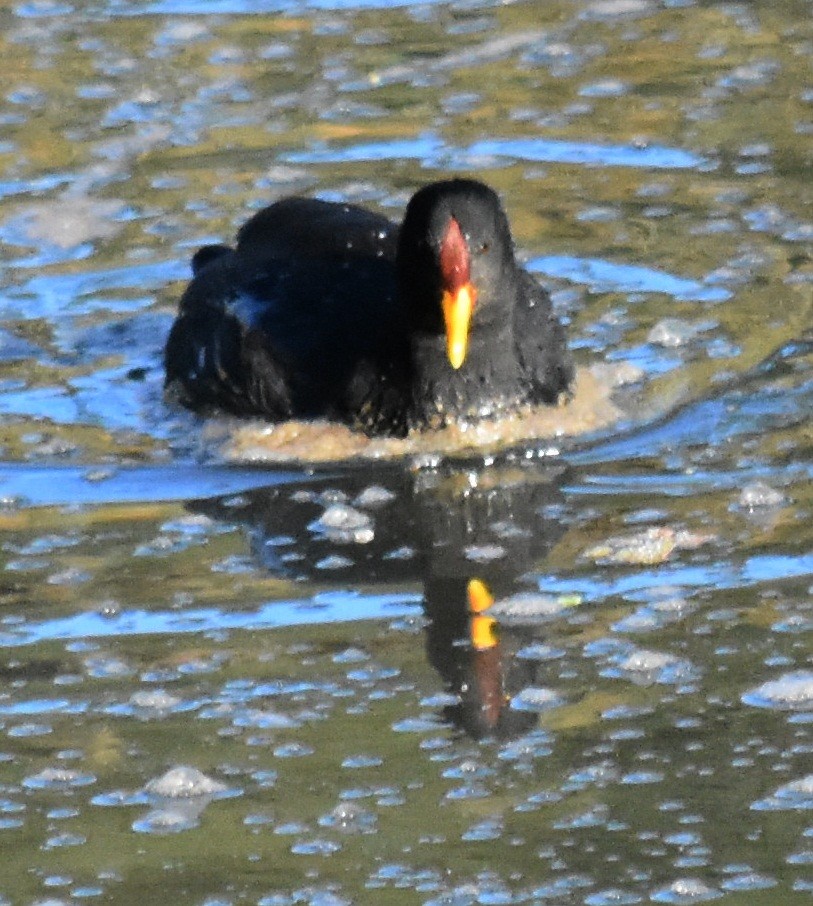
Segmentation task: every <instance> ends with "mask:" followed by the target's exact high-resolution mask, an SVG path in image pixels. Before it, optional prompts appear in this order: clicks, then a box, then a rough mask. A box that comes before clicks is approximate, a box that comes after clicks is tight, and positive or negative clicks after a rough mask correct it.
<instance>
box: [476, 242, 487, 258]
mask: <svg viewBox="0 0 813 906" xmlns="http://www.w3.org/2000/svg"><path fill="white" fill-rule="evenodd" d="M489 248H490V246H489V244H488V243H487V242H484V243H482V245H481V246H480V248H479V249H477V252H478V254H480V255H485V254H486V252H488V250H489Z"/></svg>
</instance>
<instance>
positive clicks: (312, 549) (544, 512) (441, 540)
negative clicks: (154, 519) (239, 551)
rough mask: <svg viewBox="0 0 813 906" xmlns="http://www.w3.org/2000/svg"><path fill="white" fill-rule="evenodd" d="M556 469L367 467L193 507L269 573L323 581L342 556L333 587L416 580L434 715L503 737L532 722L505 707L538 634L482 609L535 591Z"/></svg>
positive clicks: (555, 500) (478, 734) (523, 464)
mask: <svg viewBox="0 0 813 906" xmlns="http://www.w3.org/2000/svg"><path fill="white" fill-rule="evenodd" d="M564 471H565V470H564V467H563V466H560V465H547V464H545V463H541V462H539V461H536V462H534V461H522V460H520V461H517V462H511V461H507V462H505V463H503V464H502V465H499V466H495V465H492V466H488V467H486V466H483V465H468V464H467V465H461V464H455V465H452V464H446V465H444V466H442V467H439V468H435V469H429V470H420V471H417V472H408V471H405V470H398V469H394V468H388V469H382V470H381V471H379V472H376V473H375V474H371V472H370V471H369V470H365V471H364V472H363V473H359V472H351V473H349V474H345V475H342V476H341V478H333V479H325V482H324V485H323V486H321V489H320V488H319V486H318V485H316V486H315V485H314V484H313V483H310V484H308V485H307V487H305V488H303V489H302V490H300V491H298V492H294V493H292V492H291V489H290V487H289V488H279V487H274V488H265V489H261V490H258V491H254V492H251V493H250V494H246V495H243V496H242V497H241V499H240V500H239V501H238V502H237V503H236V505H235V501H234V500H221V499H215V500H206V501H199V502H197V503H196V504H194V505H193V506H194V508H195V509H196V510H198V511H202V512H205V513H206V514H207V515H209V516H212V517H215V518H220V519H223V520H228V521H229V522H232V523H233V522H235V521H238V522H241V523H243V524H244V525H246V526H247V528H248V529H249V537H250V539H251V545H252V549H253V552H254V555H255V557H256V558H257V559H258V560H260V561H261V562H262V563H263V565H264V566H265V567H266V568H268V569H269V570H270V571H271V572H272V573H274V574H276V575H284V576H286V577H288V578H302V579H310V580H314V579H318V580H319V581H324V578H325V572H324V570H320V569H319V568H318V564H320V563H324V562H325V560H326V558H329V557H341V558H343V561H344V566H343V568H342V570H341V573H340V575H341V579H342V584H347V585H352V584H353V583H358V584H364V585H370V584H371V583H384V584H388V585H389V584H392V585H396V584H398V585H401V586H403V585H404V584H405V583H409V584H413V583H415V582H416V581H419V582H421V583H422V586H423V608H424V611H425V614H426V617H427V623H426V635H425V644H426V652H427V657H428V660H429V663H430V664H431V665H432V667H433V668H434V669H435V670H436V671H437V673H438V674H439V675H440V677H441V679H442V681H443V685H444V687H445V690H446V691H447V692H448V693H450V695H451V696H452V697H453V698H454V703H453V704H450V705H447V706H445V707H444V709H443V716H444V719H445V720H447V721H449V722H451V723H452V724H454V725H455V726H456V727H458V728H460V729H462V730H463V731H464V732H466V733H467V734H469V735H470V736H472V737H474V738H478V739H479V738H483V737H486V736H496V737H499V738H510V737H513V736H517V735H521V734H522V733H525V732H527V731H528V730H530V729H532V728H533V727H534V725H535V724H536V722H537V720H538V715H537V714H535V713H534V712H529V711H527V710H521V709H516V708H514V707H512V704H511V703H512V699H513V698H514V697H515V696H516V695H517V693H519V692H520V691H521V690H523V689H525V688H527V687H529V686H533V685H534V684H535V679H536V674H537V672H538V671H539V669H540V664H539V662H537V661H532V660H528V659H525V658H519V657H517V656H516V653H517V651H518V650H519V649H520V648H522V647H524V646H525V645H527V644H528V643H529V642H530V641H532V640H534V632H535V631H538V630H537V629H536V627H530V626H517V625H513V622H512V624H511V625H507V626H504V627H502V628H500V627H499V626H498V623H497V618H496V617H495V616H494V613H493V612H492V609H491V608H492V604H493V602H494V600H495V598H499V597H502V596H506V595H510V594H512V593H514V592H516V591H518V590H523V588H524V590H526V591H527V590H535V589H534V587H533V586H530V588H529V586H528V585H527V577H526V579H525V585H524V586H523V576H527V573H529V572H530V571H531V570H532V569H533V568H534V567H535V566H537V565H538V563H539V561H540V560H541V559H542V558H543V557H544V556H545V555H546V554H547V552H548V551H549V550H550V549H551V547H552V546H553V545H554V544H555V542H556V541H557V540H558V538H559V537H560V536H561V534H562V533H563V530H564V529H563V526H562V525H561V522H560V520H558V519H557V518H556V516H557V514H558V513H560V511H561V500H562V495H561V492H560V490H559V484H560V483H561V479H562V476H563V474H564ZM372 485H378V486H383V487H385V488H386V489H387V490H388V491H389V492H390V493H389V494H386V495H383V496H382V497H379V498H378V499H377V500H374V499H373V498H374V497H375V495H372V497H371V496H370V495H369V494H367V495H365V494H363V493H362V492H363V491H364V490H365V489H368V491H369V488H370V487H371V486H372ZM365 498H366V499H368V500H369V501H370V502H369V503H367V502H365ZM337 508H338V509H337ZM342 508H343V509H342ZM337 515H338V516H340V517H342V518H340V519H335V518H334V517H336V516H337ZM281 537H284V539H285V541H286V544H285V545H284V546H283V547H280V545H279V543H278V542H279V540H280V538H281ZM281 550H284V551H285V552H286V553H285V554H284V555H281V553H280V551H281Z"/></svg>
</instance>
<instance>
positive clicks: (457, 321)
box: [440, 217, 477, 370]
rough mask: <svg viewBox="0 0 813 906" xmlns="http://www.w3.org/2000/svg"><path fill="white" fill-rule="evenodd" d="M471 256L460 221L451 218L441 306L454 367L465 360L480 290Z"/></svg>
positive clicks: (442, 253) (442, 266) (443, 255)
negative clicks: (477, 285) (473, 272)
mask: <svg viewBox="0 0 813 906" xmlns="http://www.w3.org/2000/svg"><path fill="white" fill-rule="evenodd" d="M470 269H471V256H470V255H469V247H468V244H467V243H466V237H465V236H464V235H463V231H462V230H461V229H460V224H459V223H458V222H457V221H456V220H455V219H454V217H452V218H450V220H449V224H448V226H447V227H446V232H445V233H444V235H443V239H442V241H441V243H440V277H441V285H442V286H443V295H442V297H441V301H440V305H441V309H442V310H443V323H444V326H445V328H446V355H447V357H448V359H449V364H450V365H451V366H452V368H454V369H455V370H456V369H458V368H459V367H460V366H461V365H462V364H463V362H465V360H466V352H467V351H468V348H469V325H470V324H471V314H472V311H473V310H474V303H475V302H476V301H477V290H476V289H475V287H474V285H473V284H472V282H471V276H470Z"/></svg>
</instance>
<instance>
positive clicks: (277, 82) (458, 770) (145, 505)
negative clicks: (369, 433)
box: [0, 0, 813, 906]
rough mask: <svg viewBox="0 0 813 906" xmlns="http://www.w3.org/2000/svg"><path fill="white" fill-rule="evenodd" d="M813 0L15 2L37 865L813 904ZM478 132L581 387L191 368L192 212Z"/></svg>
mask: <svg viewBox="0 0 813 906" xmlns="http://www.w3.org/2000/svg"><path fill="white" fill-rule="evenodd" d="M811 21H813V20H811V9H810V4H809V2H801V0H799V2H782V3H768V2H767V0H765V2H759V0H758V2H754V3H748V4H744V3H743V4H737V3H730V4H722V3H720V4H700V3H692V2H690V0H688V2H687V0H665V2H650V0H593V2H590V0H573V2H557V3H537V2H515V3H510V4H496V3H481V2H476V0H475V2H461V3H426V4H404V5H400V6H399V5H387V4H384V3H377V2H375V0H372V2H368V0H359V2H357V3H353V2H352V0H348V2H344V0H341V2H340V0H337V2H331V0H325V2H312V3H307V2H303V3H293V2H291V3H283V2H267V3H264V2H261V3H255V4H244V3H241V2H239V0H222V2H221V0H215V2H207V3H205V2H203V0H200V2H196V0H163V2H162V0H159V2H155V3H135V2H130V0H106V2H105V0H99V2H88V3H73V4H72V3H62V2H58V0H33V2H28V3H19V4H6V5H2V7H0V71H2V80H0V84H1V85H2V91H0V168H2V175H0V240H2V243H3V244H2V247H0V262H2V265H3V267H2V272H0V293H1V294H2V295H1V296H0V418H1V419H2V422H1V423H0V432H2V433H1V434H0V445H1V446H2V453H3V463H2V465H0V498H1V499H0V550H1V551H2V557H0V566H1V567H2V573H0V579H2V585H1V586H0V903H13V904H17V903H79V902H86V901H90V902H93V901H97V902H99V901H104V902H115V903H139V904H141V903H167V902H174V903H179V904H180V903H190V904H209V906H214V904H231V903H242V902H247V903H257V904H263V906H287V904H294V903H308V904H317V906H334V904H349V903H359V904H362V903H376V904H390V903H391V904H432V906H439V904H448V906H462V904H475V903H478V904H507V903H534V904H547V903H556V904H560V903H562V904H570V903H573V904H585V906H610V904H628V903H639V902H661V903H672V904H689V903H690V904H694V903H700V902H705V901H707V900H721V901H723V900H724V901H731V902H732V903H738V904H739V903H742V904H759V906H762V904H774V903H782V904H791V906H795V904H797V903H799V904H801V903H808V902H810V898H811V894H812V893H813V869H812V868H811V866H813V757H812V756H813V737H811V726H812V725H813V655H811V650H812V649H811V633H812V632H813V598H812V597H811V596H812V595H813V584H811V583H813V578H811V576H813V552H812V551H811V539H812V537H813V536H812V535H811V530H810V525H811V523H812V522H813V520H811V508H812V507H813V492H812V491H811V450H813V435H812V434H811V427H810V412H811V405H812V404H813V338H812V337H811V334H810V328H811V312H812V311H813V265H812V264H811V261H812V260H813V258H812V257H811V252H812V249H813V220H812V219H811V210H813V204H811V202H813V198H812V197H811V195H812V190H811V181H810V172H811V156H812V155H813V151H812V150H811V149H812V148H813V146H811V134H812V133H813V70H811V60H813V28H811ZM450 173H462V174H473V175H477V176H479V177H480V178H482V179H485V180H487V181H488V182H490V183H491V184H493V185H494V186H495V187H496V188H497V189H498V190H499V192H500V193H501V195H502V197H503V200H504V202H505V206H506V208H507V210H508V212H509V214H510V217H511V221H512V226H513V229H514V233H515V236H516V239H517V242H518V245H519V247H520V250H521V253H522V257H523V258H524V260H525V261H526V262H527V264H528V267H529V268H530V269H531V270H532V271H533V272H534V273H536V274H537V275H538V276H539V279H540V280H541V281H542V282H544V283H545V285H547V286H548V287H549V288H550V289H551V291H552V293H553V296H554V301H555V304H556V307H557V309H558V311H559V313H560V314H561V316H562V317H563V318H564V319H565V320H567V321H568V322H569V330H570V335H571V342H572V346H573V348H574V350H575V352H576V355H577V358H578V360H579V364H580V366H581V368H582V369H583V374H584V375H585V380H587V381H588V383H587V384H584V385H583V386H582V392H581V393H580V394H577V396H576V408H575V409H571V408H566V409H564V410H551V411H550V412H547V413H545V414H544V415H543V416H541V418H543V419H548V421H542V422H538V421H537V422H534V423H533V424H531V425H528V424H525V425H520V426H516V425H515V426H513V427H512V428H511V431H512V432H513V431H516V433H508V434H504V435H501V436H497V437H496V438H495V437H494V435H493V434H488V436H487V437H483V436H481V434H480V433H476V436H475V435H471V434H468V435H467V436H464V437H447V438H445V439H441V440H440V441H437V439H433V440H432V442H431V443H430V444H424V442H423V441H421V442H419V443H418V444H417V445H412V446H409V447H407V448H406V449H402V448H400V447H398V446H397V444H396V445H395V446H387V445H386V444H384V445H383V446H382V447H381V448H380V449H379V448H378V447H375V445H373V446H372V447H370V446H369V445H367V444H366V441H362V440H360V439H359V438H353V437H349V436H348V435H347V434H346V433H344V432H341V431H335V430H333V429H330V430H327V431H326V430H325V429H324V427H323V426H308V427H307V428H306V429H301V428H298V427H297V428H294V427H291V426H287V427H285V428H281V429H276V430H275V431H273V432H270V433H269V432H268V431H266V430H264V429H263V428H262V427H261V428H259V429H258V428H257V426H256V425H255V426H246V425H243V426H239V427H236V426H235V425H234V424H232V423H227V422H216V423H212V424H208V425H204V424H203V423H201V422H200V421H199V420H197V419H196V418H195V417H193V416H191V415H189V414H188V413H185V412H181V411H178V410H177V409H175V408H173V407H172V406H171V405H168V404H167V403H166V402H165V401H164V400H163V398H162V392H161V382H162V375H161V365H160V358H161V348H162V344H163V341H164V338H165V336H166V333H167V331H168V329H169V324H170V323H171V319H172V317H173V313H174V308H175V304H176V300H177V298H178V296H179V293H180V291H181V289H182V286H183V282H184V281H185V280H186V279H187V276H188V260H189V257H190V255H191V253H192V252H193V251H194V249H195V248H196V247H197V246H199V245H200V244H202V243H204V242H211V241H228V240H229V239H230V238H231V237H233V235H234V232H235V229H236V228H237V226H239V224H240V223H241V222H242V221H243V220H244V219H245V218H246V216H247V215H248V214H249V213H250V212H251V211H253V210H256V209H257V208H258V207H261V206H263V205H265V204H267V203H268V202H269V201H271V200H273V199H275V198H278V197H281V196H283V195H285V194H289V193H291V192H305V193H309V194H318V195H320V196H322V197H326V198H332V199H343V200H349V201H353V202H362V203H365V204H369V205H370V206H372V207H374V208H377V209H380V210H382V211H384V212H385V213H386V214H387V215H388V216H391V217H393V218H398V217H399V216H400V213H401V211H402V209H403V205H404V204H405V202H406V199H407V198H408V197H409V195H410V194H411V193H412V191H414V189H415V188H416V187H417V186H418V185H421V184H422V183H424V182H426V181H428V180H430V179H433V178H436V177H439V176H442V175H447V174H450ZM587 369H592V371H591V372H590V374H592V377H590V376H589V375H588V371H587ZM602 369H603V370H602ZM608 369H609V370H608ZM610 373H621V374H626V375H627V376H632V377H634V380H633V382H632V383H630V384H627V385H626V386H624V387H622V388H620V389H618V390H617V391H614V392H613V393H612V394H610V393H608V392H607V390H608V384H609V382H610V378H609V377H608V375H609V374H610ZM596 375H598V378H596ZM591 380H592V381H593V383H592V384H590V383H589V382H590V381H591ZM596 381H597V383H596ZM579 407H581V408H579ZM574 429H575V430H574ZM484 430H486V431H490V429H488V428H487V429H484ZM529 435H530V436H531V440H530V441H529V440H528V439H527V438H528V436H529ZM484 442H486V443H487V445H488V446H489V452H488V454H487V455H484V454H483V453H482V452H481V448H482V444H483V443H484ZM461 444H462V446H463V448H464V449H462V450H461V449H459V448H460V446H461ZM297 445H298V446H297ZM452 447H454V448H456V453H455V456H454V457H452V458H444V456H442V455H441V456H430V455H428V454H429V453H430V452H431V453H437V452H438V451H440V452H441V453H445V452H448V451H449V449H451V448H452ZM260 448H262V449H260ZM360 448H364V449H360ZM359 453H361V454H364V455H365V456H366V458H362V459H359V458H358V456H357V454H359ZM291 454H293V458H294V459H299V458H301V459H307V460H308V461H309V462H308V467H307V468H303V467H301V466H299V465H298V464H297V463H296V462H293V463H292V462H291V461H290V459H291ZM300 454H301V456H300ZM349 454H352V455H353V456H354V457H355V458H354V460H353V461H352V462H349V463H345V464H338V465H337V464H336V462H335V460H337V459H341V458H342V457H343V456H346V455H349ZM393 454H395V456H394V457H393ZM259 459H265V460H266V461H265V463H264V464H263V465H258V464H257V461H258V460H259ZM269 459H270V460H280V459H285V460H286V465H285V466H284V468H285V469H286V471H284V472H283V471H279V470H280V469H281V468H283V467H282V466H280V465H278V464H277V465H274V464H273V462H272V463H270V464H269V462H268V460H269ZM235 460H241V461H242V464H240V465H238V464H236V463H235ZM246 460H249V461H250V462H246ZM318 461H321V462H323V463H324V462H327V461H330V463H331V464H330V466H329V467H328V466H324V465H323V467H322V471H316V472H314V471H313V467H314V463H316V462H318ZM475 579H476V580H479V581H478V582H472V580H475ZM481 583H482V584H481ZM491 597H493V598H494V599H496V603H495V604H494V605H493V606H492V607H490V608H489V607H486V606H485V605H486V604H487V603H488V601H489V599H490V598H491Z"/></svg>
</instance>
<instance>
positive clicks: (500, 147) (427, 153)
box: [281, 132, 708, 170]
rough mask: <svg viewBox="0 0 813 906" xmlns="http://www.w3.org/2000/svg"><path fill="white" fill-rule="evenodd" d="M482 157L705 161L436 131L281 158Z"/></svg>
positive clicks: (611, 162) (636, 163)
mask: <svg viewBox="0 0 813 906" xmlns="http://www.w3.org/2000/svg"><path fill="white" fill-rule="evenodd" d="M484 157H486V158H504V159H505V163H508V162H509V161H511V160H526V161H534V162H540V163H543V162H544V163H566V164H586V165H590V166H603V167H641V168H643V169H656V170H663V169H667V170H671V169H677V170H685V169H703V168H706V167H707V166H708V162H707V161H706V160H705V159H704V158H702V157H700V156H698V155H696V154H693V153H692V152H690V151H683V150H681V149H679V148H668V147H666V146H665V145H647V146H646V147H643V148H637V147H633V146H632V145H605V144H595V143H591V142H572V141H562V140H558V139H549V138H541V137H538V136H534V137H530V138H515V139H488V140H486V141H479V142H474V144H472V145H469V146H468V147H466V148H456V147H454V146H451V145H448V144H446V143H445V142H444V141H442V140H441V139H440V138H439V137H438V136H437V135H435V134H434V133H431V132H430V133H425V134H424V135H422V136H419V137H417V138H408V139H397V140H394V141H383V142H367V143H362V144H355V145H347V146H343V147H341V146H319V147H313V148H311V149H310V150H308V151H296V152H291V153H289V154H285V155H282V156H281V159H282V160H284V161H286V162H288V163H296V164H305V163H308V164H319V163H353V162H361V161H376V160H420V161H422V162H423V163H424V166H426V167H440V168H452V169H453V168H462V167H466V166H469V165H471V164H472V163H474V162H479V163H481V162H482V159H483V158H484Z"/></svg>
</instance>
